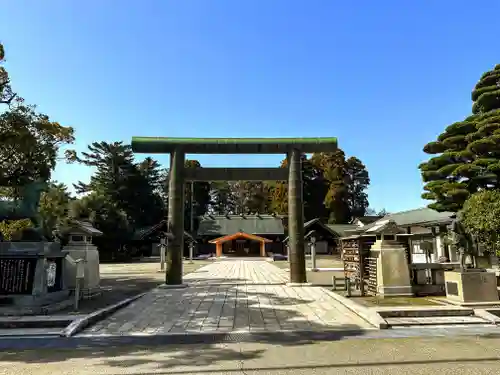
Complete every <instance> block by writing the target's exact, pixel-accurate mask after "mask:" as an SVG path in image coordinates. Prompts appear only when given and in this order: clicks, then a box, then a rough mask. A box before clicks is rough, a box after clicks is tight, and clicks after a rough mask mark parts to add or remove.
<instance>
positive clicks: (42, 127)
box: [0, 44, 74, 186]
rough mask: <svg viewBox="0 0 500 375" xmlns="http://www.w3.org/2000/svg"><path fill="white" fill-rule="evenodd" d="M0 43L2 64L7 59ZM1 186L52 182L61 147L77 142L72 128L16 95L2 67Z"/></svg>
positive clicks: (0, 81)
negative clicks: (50, 117)
mask: <svg viewBox="0 0 500 375" xmlns="http://www.w3.org/2000/svg"><path fill="white" fill-rule="evenodd" d="M4 56H5V53H4V48H3V46H2V45H1V44H0V64H1V63H2V62H3V60H4ZM0 104H2V105H3V106H4V107H5V108H4V111H3V112H2V113H0V144H1V145H2V147H0V186H23V185H25V184H26V183H28V182H30V181H33V180H34V179H38V178H42V179H45V180H47V181H48V180H49V179H50V176H51V172H52V171H53V170H54V167H55V165H56V161H57V157H58V151H59V148H60V146H61V145H63V144H68V143H72V142H73V141H74V136H73V132H74V131H73V128H71V127H65V126H62V125H61V124H59V123H57V122H54V121H51V120H50V119H49V117H48V116H47V115H45V114H41V113H39V112H37V110H36V106H34V105H28V104H26V103H25V102H24V100H23V99H22V98H21V97H20V96H18V95H17V94H16V93H14V91H13V89H12V86H11V82H10V78H9V75H8V73H7V71H6V70H5V68H4V67H3V66H1V65H0Z"/></svg>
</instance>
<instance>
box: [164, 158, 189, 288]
mask: <svg viewBox="0 0 500 375" xmlns="http://www.w3.org/2000/svg"><path fill="white" fill-rule="evenodd" d="M185 157H186V155H185V154H184V152H183V151H182V150H181V149H177V150H175V151H174V152H172V153H171V154H170V171H169V172H170V173H169V183H168V226H169V232H170V233H171V234H172V236H173V238H172V239H171V240H169V241H168V247H167V256H166V260H167V272H166V275H165V284H167V285H182V256H183V254H184V161H185Z"/></svg>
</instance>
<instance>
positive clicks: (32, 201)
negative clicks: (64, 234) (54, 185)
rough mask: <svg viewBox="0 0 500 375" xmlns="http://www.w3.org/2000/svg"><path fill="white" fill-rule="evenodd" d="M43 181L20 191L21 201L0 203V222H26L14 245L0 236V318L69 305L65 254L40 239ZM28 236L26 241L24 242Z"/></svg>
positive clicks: (58, 245) (57, 245) (52, 243)
mask: <svg viewBox="0 0 500 375" xmlns="http://www.w3.org/2000/svg"><path fill="white" fill-rule="evenodd" d="M46 188H47V184H46V183H45V182H43V181H35V182H33V183H31V184H28V185H26V186H25V187H23V188H22V189H21V192H22V199H17V200H14V201H6V202H0V221H6V220H22V219H30V220H31V222H32V223H33V225H34V228H29V229H28V230H25V231H23V232H22V233H21V235H20V236H19V238H18V240H17V241H4V237H3V235H2V236H0V237H1V238H0V315H26V314H43V313H48V312H50V311H52V310H57V309H60V308H64V307H66V306H67V305H68V303H71V301H69V299H68V297H69V291H68V289H67V288H66V285H65V283H64V267H63V262H64V258H65V256H66V254H65V253H64V252H62V251H61V246H60V244H59V243H55V242H47V241H46V240H45V238H44V237H43V235H42V230H41V227H40V220H39V217H38V207H39V202H40V196H41V193H42V191H44V190H45V189H46ZM28 235H29V237H30V238H27V237H28Z"/></svg>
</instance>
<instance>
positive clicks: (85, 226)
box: [72, 220, 103, 237]
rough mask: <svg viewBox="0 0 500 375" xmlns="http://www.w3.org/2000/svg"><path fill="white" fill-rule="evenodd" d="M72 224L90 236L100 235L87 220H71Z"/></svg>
mask: <svg viewBox="0 0 500 375" xmlns="http://www.w3.org/2000/svg"><path fill="white" fill-rule="evenodd" d="M72 223H73V226H75V227H77V228H78V229H80V230H82V231H83V232H85V233H87V234H88V235H90V236H96V237H97V236H102V234H103V233H102V232H101V231H100V230H99V229H97V228H94V227H93V226H92V224H91V223H90V222H88V221H79V220H73V222H72Z"/></svg>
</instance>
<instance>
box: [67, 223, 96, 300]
mask: <svg viewBox="0 0 500 375" xmlns="http://www.w3.org/2000/svg"><path fill="white" fill-rule="evenodd" d="M64 235H67V236H68V244H67V245H66V246H64V249H63V250H64V251H65V252H66V254H67V257H66V260H67V261H66V266H65V268H66V273H65V279H66V285H67V286H68V287H69V289H73V290H74V289H76V283H77V282H81V283H82V284H81V285H80V291H81V295H82V298H91V297H93V296H95V295H98V294H100V292H101V291H100V281H101V278H100V273H99V251H98V250H97V247H96V246H94V245H93V244H92V238H93V237H97V236H102V232H101V231H100V230H98V229H96V228H94V227H93V226H92V224H91V223H90V222H88V221H76V220H75V221H73V222H72V223H71V224H70V226H68V227H67V228H66V229H65V230H64ZM81 262H83V270H84V272H83V281H77V279H78V278H77V276H79V275H77V268H78V263H81Z"/></svg>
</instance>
